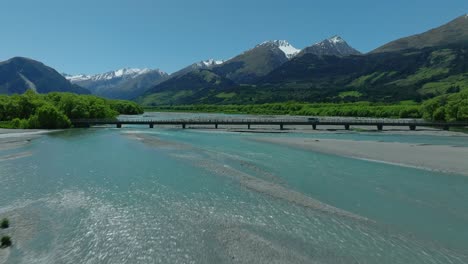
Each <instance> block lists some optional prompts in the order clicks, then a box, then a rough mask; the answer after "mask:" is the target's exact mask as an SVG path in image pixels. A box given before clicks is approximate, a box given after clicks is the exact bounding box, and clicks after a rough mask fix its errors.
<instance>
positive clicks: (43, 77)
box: [0, 57, 90, 94]
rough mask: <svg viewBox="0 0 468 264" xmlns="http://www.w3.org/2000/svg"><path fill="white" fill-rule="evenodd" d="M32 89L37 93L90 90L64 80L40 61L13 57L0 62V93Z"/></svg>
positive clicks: (21, 91)
mask: <svg viewBox="0 0 468 264" xmlns="http://www.w3.org/2000/svg"><path fill="white" fill-rule="evenodd" d="M28 89H33V90H34V91H36V92H38V93H48V92H54V91H56V92H73V93H79V94H89V93H90V91H88V90H87V89H84V88H82V87H80V86H78V85H74V84H72V83H70V82H69V81H68V80H66V79H65V78H64V77H63V76H62V75H61V74H60V73H58V72H57V71H56V70H54V69H52V68H51V67H48V66H46V65H44V64H43V63H41V62H38V61H35V60H32V59H28V58H23V57H15V58H11V59H9V60H7V61H3V62H0V94H2V93H3V94H13V93H24V92H25V91H26V90H28Z"/></svg>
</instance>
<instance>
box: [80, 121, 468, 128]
mask: <svg viewBox="0 0 468 264" xmlns="http://www.w3.org/2000/svg"><path fill="white" fill-rule="evenodd" d="M71 121H72V124H73V126H74V127H91V126H96V125H97V126H102V125H115V126H116V127H117V128H121V127H122V126H123V125H147V126H149V128H154V126H162V125H173V126H179V127H181V128H184V129H185V128H187V126H189V125H209V126H213V127H214V128H215V129H217V128H218V126H219V125H224V126H232V125H244V126H246V127H247V128H248V129H251V127H252V126H265V125H268V126H278V127H279V129H281V130H283V129H285V127H286V126H310V127H311V128H312V129H314V130H315V129H317V127H318V126H343V127H344V129H346V130H349V129H350V127H351V126H374V127H376V128H377V130H383V128H384V126H386V127H401V126H407V127H409V129H410V130H416V127H437V128H442V129H444V130H448V129H449V128H450V127H468V121H463V122H440V121H423V120H416V119H415V120H411V119H394V120H392V119H323V120H322V119H316V118H310V119H308V118H303V119H277V118H270V119H260V118H251V119H170V120H145V119H127V120H122V119H75V120H71Z"/></svg>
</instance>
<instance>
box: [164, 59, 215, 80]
mask: <svg viewBox="0 0 468 264" xmlns="http://www.w3.org/2000/svg"><path fill="white" fill-rule="evenodd" d="M223 63H224V60H215V59H208V60H203V61H199V62H195V63H193V64H190V65H189V66H187V67H185V68H183V69H181V70H178V71H176V72H174V73H172V74H171V77H176V76H181V75H184V74H186V73H189V72H191V71H194V70H204V69H210V68H212V67H215V66H218V65H221V64H223Z"/></svg>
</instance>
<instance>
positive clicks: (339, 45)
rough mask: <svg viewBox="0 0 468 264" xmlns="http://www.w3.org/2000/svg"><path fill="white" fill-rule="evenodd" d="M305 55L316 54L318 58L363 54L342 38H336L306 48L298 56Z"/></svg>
mask: <svg viewBox="0 0 468 264" xmlns="http://www.w3.org/2000/svg"><path fill="white" fill-rule="evenodd" d="M304 54H314V55H318V56H323V55H328V56H348V55H360V54H361V53H360V52H359V51H357V50H356V49H354V48H352V47H351V46H349V45H348V43H346V41H345V40H344V39H342V38H341V37H340V36H334V37H331V38H329V39H325V40H323V41H321V42H318V43H315V44H314V45H312V46H310V47H307V48H304V49H303V50H302V51H301V52H300V53H299V54H298V56H303V55H304Z"/></svg>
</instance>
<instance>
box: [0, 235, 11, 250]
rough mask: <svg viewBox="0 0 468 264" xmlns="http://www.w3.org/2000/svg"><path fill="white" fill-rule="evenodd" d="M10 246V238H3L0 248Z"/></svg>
mask: <svg viewBox="0 0 468 264" xmlns="http://www.w3.org/2000/svg"><path fill="white" fill-rule="evenodd" d="M11 244H12V242H11V237H9V236H3V237H2V239H1V242H0V247H2V248H7V247H10V246H11Z"/></svg>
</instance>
